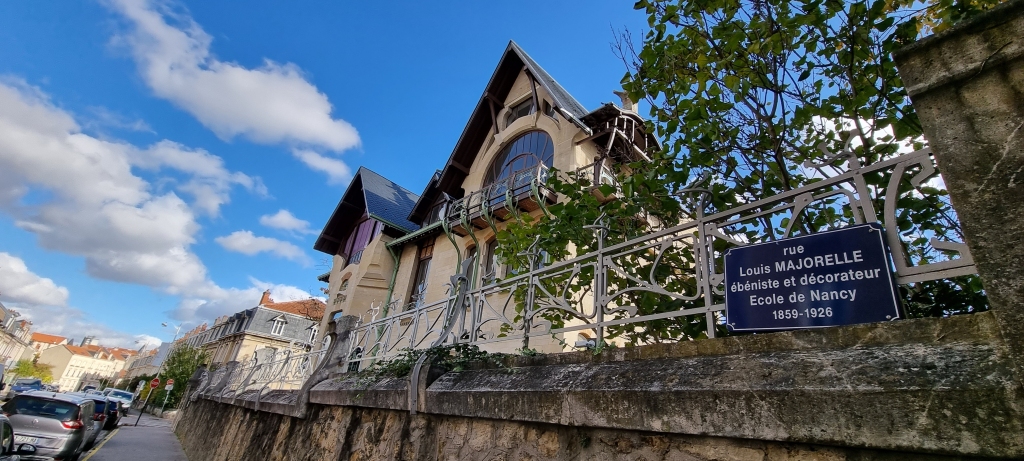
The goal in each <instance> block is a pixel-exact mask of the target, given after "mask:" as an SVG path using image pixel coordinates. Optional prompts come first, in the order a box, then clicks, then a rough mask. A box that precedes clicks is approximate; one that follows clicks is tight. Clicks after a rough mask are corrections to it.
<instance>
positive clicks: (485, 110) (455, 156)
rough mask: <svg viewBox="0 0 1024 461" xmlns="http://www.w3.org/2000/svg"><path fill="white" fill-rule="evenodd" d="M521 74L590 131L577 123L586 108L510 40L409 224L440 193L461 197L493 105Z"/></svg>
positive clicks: (423, 214)
mask: <svg viewBox="0 0 1024 461" xmlns="http://www.w3.org/2000/svg"><path fill="white" fill-rule="evenodd" d="M524 71H525V72H526V73H528V74H529V75H530V76H532V78H533V79H534V82H535V83H536V85H537V86H539V87H540V88H543V90H544V91H545V92H547V93H548V95H550V96H551V98H552V100H553V101H552V103H553V105H554V110H555V112H557V113H558V114H559V115H561V116H562V118H565V119H566V120H569V121H570V122H572V123H573V124H575V125H577V126H579V127H580V128H581V129H582V130H584V131H586V132H588V133H589V132H590V128H589V127H587V125H586V124H585V123H583V122H582V120H581V119H582V117H583V116H585V115H586V114H587V110H586V108H584V107H583V105H582V104H580V103H579V101H577V100H576V99H575V98H573V97H572V95H570V94H569V92H568V91H566V90H565V88H563V87H562V86H561V85H559V84H558V82H557V81H555V79H554V78H553V77H551V75H550V74H548V73H547V72H546V71H545V70H544V69H543V68H541V67H540V65H539V64H537V62H536V61H534V60H533V58H531V57H530V56H529V55H528V54H526V52H525V51H523V49H522V48H520V47H519V45H518V44H516V42H514V41H510V42H509V44H508V47H506V48H505V52H504V53H503V54H502V56H501V59H500V60H499V61H498V66H497V67H496V68H495V69H494V73H493V74H492V75H491V79H490V80H489V81H488V82H487V86H485V87H484V91H483V94H482V95H481V96H480V99H479V100H478V101H477V104H476V107H475V108H474V109H473V112H472V114H471V115H470V117H469V122H468V123H466V127H465V128H463V130H462V135H460V136H459V140H458V142H457V143H456V144H455V149H454V150H453V151H452V154H451V156H449V158H448V162H447V163H446V164H445V166H444V169H442V170H441V174H440V176H439V177H438V180H437V182H436V187H435V188H433V189H431V190H430V192H432V193H431V194H429V195H427V194H424V195H423V196H421V197H420V199H419V201H418V202H416V205H415V207H414V208H413V210H412V213H410V215H409V221H412V222H415V223H421V222H423V220H424V219H425V218H426V216H427V213H428V212H429V210H430V207H431V206H432V205H433V204H434V202H435V201H436V200H437V197H438V196H439V195H440V194H442V193H446V194H448V195H450V196H452V197H455V198H461V197H462V194H463V192H464V191H462V190H460V187H461V184H462V181H463V180H465V179H466V176H467V175H468V174H469V171H470V169H471V167H472V165H473V162H474V160H475V159H476V155H477V153H479V151H480V148H481V146H483V144H484V143H485V142H486V141H487V139H488V138H489V137H490V136H491V135H492V134H493V131H492V130H493V127H494V120H493V117H494V116H495V114H496V112H497V111H499V110H500V109H501V107H495V106H503V105H504V103H505V100H506V98H508V96H509V92H510V91H511V90H512V88H513V86H514V85H515V82H516V80H517V79H518V78H519V75H520V73H522V72H524Z"/></svg>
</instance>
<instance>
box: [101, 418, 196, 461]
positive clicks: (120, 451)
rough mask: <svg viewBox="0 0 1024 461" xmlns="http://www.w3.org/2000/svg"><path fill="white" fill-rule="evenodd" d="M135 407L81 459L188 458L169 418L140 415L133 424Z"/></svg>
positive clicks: (184, 460) (168, 460) (166, 460)
mask: <svg viewBox="0 0 1024 461" xmlns="http://www.w3.org/2000/svg"><path fill="white" fill-rule="evenodd" d="M138 416H139V413H138V412H137V410H136V411H135V412H133V413H132V415H131V416H129V417H126V418H124V419H122V420H121V421H120V427H118V428H117V429H116V430H115V431H112V432H111V435H110V436H109V437H107V438H106V439H105V440H103V441H102V442H101V443H98V444H96V447H97V448H94V449H93V450H92V452H90V453H87V454H86V455H85V456H82V461H125V460H133V461H135V460H138V461H188V458H185V452H184V451H182V450H181V443H179V442H178V438H177V437H175V436H174V433H172V432H171V421H170V420H166V419H160V418H157V417H155V416H151V415H148V414H143V415H142V419H141V420H139V425H138V426H135V418H137V417H138Z"/></svg>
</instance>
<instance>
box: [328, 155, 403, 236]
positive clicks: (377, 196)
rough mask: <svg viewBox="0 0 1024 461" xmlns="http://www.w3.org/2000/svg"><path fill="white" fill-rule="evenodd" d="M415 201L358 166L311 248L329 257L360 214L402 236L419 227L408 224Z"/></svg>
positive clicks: (379, 177)
mask: <svg viewBox="0 0 1024 461" xmlns="http://www.w3.org/2000/svg"><path fill="white" fill-rule="evenodd" d="M418 200H419V196H418V195H416V194H414V193H412V192H409V191H408V190H407V189H405V188H404V187H402V186H399V185H398V184H395V183H394V182H392V181H391V180H389V179H387V178H385V177H383V176H381V175H379V174H377V173H375V172H374V171H372V170H370V169H367V168H366V167H360V168H359V171H357V172H356V174H355V176H353V177H352V182H350V183H349V186H348V189H346V190H345V193H344V194H342V196H341V200H339V201H338V207H337V208H335V209H334V213H332V214H331V217H330V219H328V220H327V224H324V227H323V230H321V231H320V237H319V238H317V240H316V243H315V244H313V249H315V250H317V251H320V252H323V253H327V254H330V255H333V254H336V253H337V252H338V247H339V246H340V245H341V243H342V242H341V240H342V239H343V238H345V235H344V234H345V232H346V231H347V230H348V229H350V227H351V224H354V223H355V222H356V221H357V220H359V219H360V218H361V217H362V216H363V213H366V214H368V215H370V217H372V218H373V219H376V220H378V221H381V222H383V223H384V224H385V225H387V226H389V227H391V228H394V229H396V230H397V231H398V232H400V233H402V234H407V233H409V232H414V231H416V230H417V229H419V228H420V226H419V225H418V224H416V223H413V222H411V221H409V219H408V217H409V214H410V213H411V212H412V209H413V206H415V205H416V202H417V201H418Z"/></svg>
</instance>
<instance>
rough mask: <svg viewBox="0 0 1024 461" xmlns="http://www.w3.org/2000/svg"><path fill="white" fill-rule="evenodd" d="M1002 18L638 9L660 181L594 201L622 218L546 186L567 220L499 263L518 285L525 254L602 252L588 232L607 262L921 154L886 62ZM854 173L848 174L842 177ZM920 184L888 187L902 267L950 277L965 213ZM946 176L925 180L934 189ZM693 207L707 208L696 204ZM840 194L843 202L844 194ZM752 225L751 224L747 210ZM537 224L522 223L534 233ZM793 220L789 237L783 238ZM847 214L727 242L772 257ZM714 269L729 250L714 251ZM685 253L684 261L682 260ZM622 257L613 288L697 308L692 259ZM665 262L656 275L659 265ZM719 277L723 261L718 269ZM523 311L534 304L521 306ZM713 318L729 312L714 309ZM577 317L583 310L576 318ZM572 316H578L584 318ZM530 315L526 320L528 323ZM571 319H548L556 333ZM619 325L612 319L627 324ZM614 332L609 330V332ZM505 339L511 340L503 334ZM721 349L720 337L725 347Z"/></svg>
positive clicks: (923, 294)
mask: <svg viewBox="0 0 1024 461" xmlns="http://www.w3.org/2000/svg"><path fill="white" fill-rule="evenodd" d="M993 4H994V2H993V1H992V0H970V1H969V2H967V3H953V2H951V1H949V0H932V1H930V2H925V3H910V2H908V1H904V0H855V1H839V0H751V1H744V0H640V1H638V2H637V3H636V5H635V8H636V9H638V10H640V11H643V12H644V13H645V14H646V15H647V18H648V26H649V27H650V30H649V31H648V32H647V33H646V35H645V36H644V37H643V42H642V46H641V47H640V48H639V49H636V48H635V47H634V45H633V42H632V38H631V37H630V36H629V35H628V33H626V34H623V37H622V39H621V40H620V41H619V43H618V46H617V50H618V51H619V53H620V56H621V57H622V58H623V60H624V61H625V63H626V64H627V66H628V67H629V68H630V71H629V72H628V73H627V74H626V75H625V77H624V78H623V80H622V83H623V87H624V89H625V90H626V91H627V93H628V94H629V96H630V97H631V99H633V100H636V101H640V100H646V101H647V103H648V104H649V106H650V119H651V121H650V122H649V123H648V126H647V129H648V132H650V133H654V134H655V135H656V137H658V138H659V139H660V140H661V141H662V142H661V149H660V150H658V151H654V152H648V156H649V157H651V159H652V161H651V162H650V163H643V164H631V165H620V166H619V171H617V172H616V173H618V178H619V181H620V187H619V190H617V191H615V190H612V189H611V188H609V187H608V186H601V188H600V189H601V192H602V193H603V194H604V195H608V194H609V193H612V192H617V195H618V196H619V199H618V200H615V201H612V202H610V203H602V202H601V201H599V200H597V198H595V196H594V195H592V194H591V192H592V190H593V188H594V185H593V184H591V183H590V180H589V178H588V177H587V176H585V175H576V174H572V173H559V174H555V175H552V176H551V177H550V178H549V183H548V186H549V187H550V188H551V189H552V190H554V191H555V192H557V193H558V194H559V196H560V198H561V199H562V200H561V203H560V204H557V205H554V206H551V207H550V208H549V210H548V211H549V213H550V214H549V215H547V214H546V215H544V216H542V217H540V218H538V219H523V220H521V221H519V222H515V223H512V224H510V225H509V226H508V228H507V229H506V230H504V231H502V232H500V233H499V234H498V240H499V242H500V243H501V246H500V250H499V256H500V257H501V259H502V260H503V262H505V263H506V264H509V265H510V266H511V267H514V268H515V267H518V268H523V267H527V266H528V262H527V261H525V260H524V256H523V255H524V254H529V253H530V249H531V246H535V248H540V249H542V250H543V251H544V252H546V253H548V254H549V255H550V256H552V257H553V259H555V260H559V259H565V258H569V257H572V256H573V255H584V254H586V253H587V252H590V251H593V250H594V249H595V248H596V245H597V241H598V239H597V238H596V233H595V232H594V230H593V229H588V228H586V227H585V226H589V225H592V224H594V223H595V222H597V221H598V220H599V218H600V217H604V225H605V227H606V228H607V231H608V233H607V239H606V240H605V242H604V244H605V245H606V246H608V245H613V244H615V243H618V242H623V241H626V240H628V239H630V238H632V237H635V236H639V235H642V234H644V233H649V232H650V231H651V230H654V229H657V228H658V227H660V226H661V225H662V224H664V225H665V226H671V225H675V224H677V223H680V222H684V221H686V220H687V219H693V218H695V217H698V216H701V215H704V216H707V215H710V214H712V213H716V212H721V211H725V210H730V209H734V208H736V207H740V206H743V205H746V204H748V203H750V202H752V201H755V200H758V199H762V198H767V197H772V196H777V195H779V194H782V193H785V192H787V191H791V190H793V189H796V188H800V187H803V186H808V185H811V184H813V183H815V182H818V181H820V180H821V179H822V178H825V177H829V176H831V175H836V174H838V173H839V172H840V171H841V167H842V165H841V160H840V159H837V158H834V157H831V156H830V153H832V152H841V151H844V150H848V151H849V152H850V153H851V154H852V155H853V156H855V158H856V161H857V162H858V163H859V164H861V165H871V164H876V163H878V162H880V161H884V160H886V159H890V158H893V157H895V156H897V155H899V153H900V152H905V151H906V150H908V149H920V148H922V147H924V140H923V137H922V130H921V126H920V123H919V121H918V118H917V115H916V114H915V112H914V109H913V107H912V106H911V105H910V100H909V98H908V96H907V92H906V89H905V87H904V85H903V82H902V80H901V79H900V76H899V74H898V73H897V70H896V66H895V63H894V61H893V59H892V52H893V51H894V50H896V49H897V48H899V47H900V46H903V45H904V44H907V43H909V42H911V41H913V40H915V39H916V38H918V36H919V34H920V33H921V32H922V31H927V30H938V29H940V28H942V27H946V26H947V25H948V24H950V23H952V22H955V21H958V20H961V19H964V18H966V17H969V16H970V15H972V14H974V13H976V12H978V11H982V10H984V9H987V8H988V7H990V6H991V5H993ZM842 160H845V159H842ZM920 173H922V170H921V168H920V167H914V168H910V169H909V170H908V171H906V172H905V173H904V176H903V177H901V178H900V179H901V180H900V181H898V182H897V183H896V185H895V187H896V188H897V190H896V191H894V192H895V196H896V207H897V213H896V223H895V224H896V227H897V228H898V230H899V233H900V237H901V239H902V240H903V241H904V242H907V243H908V245H907V254H906V255H905V258H906V261H905V262H906V263H907V264H909V265H920V264H927V263H930V262H937V261H943V260H946V259H948V258H949V257H950V255H948V254H947V253H945V252H943V251H941V250H939V249H937V248H934V247H932V246H931V244H930V242H931V239H933V238H935V239H938V240H944V241H954V242H962V241H963V236H962V234H961V232H960V226H959V222H958V221H957V217H956V213H955V212H954V210H953V208H952V206H951V204H950V203H949V198H948V195H947V193H946V191H945V189H944V188H943V187H941V185H938V186H937V185H936V184H939V183H937V182H935V181H925V182H924V183H922V184H921V185H920V186H916V187H915V186H913V185H912V184H911V182H910V181H909V180H907V178H909V177H912V176H914V175H918V174H920ZM891 174H892V172H891V171H884V172H876V173H872V174H868V175H865V177H864V181H865V183H866V185H867V187H868V188H869V189H870V191H871V193H872V197H874V203H873V204H872V205H873V206H874V209H875V210H878V211H879V212H881V210H883V209H884V203H883V198H884V197H885V196H886V194H887V193H888V192H889V190H888V188H889V187H891V186H890V182H889V179H890V175H891ZM936 174H937V173H933V174H932V176H930V177H929V178H926V179H933V178H935V175H936ZM697 191H700V192H699V193H698V192H697ZM833 191H835V192H842V191H841V190H838V189H833ZM754 211H757V210H754ZM527 218H528V217H527ZM791 220H794V222H792V223H791V222H790V221H791ZM855 222H856V219H855V217H854V215H853V212H852V207H851V206H850V204H849V203H848V200H847V199H846V198H845V196H842V195H836V196H833V197H829V198H825V199H822V200H817V201H814V202H812V204H810V205H809V206H808V207H807V208H806V209H805V210H804V211H803V212H802V213H801V214H800V215H799V216H788V215H787V214H778V213H776V214H771V213H767V214H765V215H763V216H760V217H757V218H752V219H750V220H749V221H745V222H743V223H741V224H738V225H733V226H732V227H730V228H725V229H722V232H725V233H727V234H730V235H731V236H732V237H734V238H735V239H737V240H741V241H747V242H751V243H754V242H763V241H772V240H776V239H779V238H782V237H783V233H784V230H785V229H786V228H787V227H790V226H791V225H792V226H791V227H792V232H791V234H790V235H806V234H810V233H815V232H820V231H823V230H828V229H832V228H836V227H842V226H845V225H850V224H854V223H855ZM714 245H715V246H714V248H713V251H714V252H715V253H718V254H721V252H724V251H725V250H727V249H728V247H729V246H730V245H731V244H730V243H728V242H727V241H726V240H724V239H715V240H714ZM682 246H685V245H682ZM670 250H673V251H666V252H664V254H660V253H659V251H658V250H656V249H651V250H650V251H646V252H632V253H629V254H625V255H620V256H616V258H617V259H615V260H614V261H613V263H614V264H616V266H617V268H616V270H615V271H609V276H608V280H607V283H608V286H609V287H618V288H620V289H621V288H622V287H627V286H635V284H636V281H637V280H653V281H654V282H655V283H656V284H657V285H659V286H662V287H664V288H665V289H666V290H668V291H669V292H672V293H677V294H683V295H695V294H696V293H697V291H696V290H697V286H696V282H697V280H696V278H695V277H694V276H693V275H692V274H693V272H694V268H695V267H698V264H699V262H698V261H696V260H695V257H694V255H693V253H692V252H687V251H675V250H678V248H670ZM656 261H657V264H655V262H656ZM715 264H717V265H718V267H716V273H722V272H723V268H722V267H721V266H720V265H721V260H720V259H719V260H718V261H716V262H715ZM593 280H594V274H593V270H592V269H589V272H588V269H586V267H585V266H584V269H583V270H582V271H581V272H579V273H576V274H562V275H558V274H555V275H552V276H550V277H548V276H545V277H542V279H541V284H542V285H543V288H544V289H545V290H547V291H548V292H551V293H567V294H568V295H569V296H568V298H569V301H570V303H577V304H580V303H583V302H584V300H585V296H586V294H587V290H588V289H589V287H591V286H592V284H593ZM901 293H902V294H903V298H904V299H903V300H904V304H905V307H906V310H907V312H908V314H909V315H910V316H925V315H953V314H957V313H965V312H974V311H979V310H985V309H987V308H988V304H987V301H986V298H985V296H984V292H983V291H982V290H981V287H980V282H979V280H978V278H977V276H967V277H959V278H956V279H951V280H940V281H933V282H925V283H915V284H911V285H907V286H904V287H901ZM515 296H516V298H517V301H519V303H517V304H518V305H519V306H520V307H519V309H522V305H523V302H522V301H523V300H524V299H525V296H526V293H524V289H519V291H517V292H516V293H515ZM614 301H615V304H616V305H618V306H632V307H634V308H635V309H636V313H635V315H647V314H656V313H661V312H668V311H677V310H679V309H685V308H688V307H697V306H700V305H704V303H705V300H704V299H697V300H695V301H692V302H691V301H686V300H682V299H678V298H673V297H668V296H664V295H659V294H657V293H652V292H650V291H631V292H625V293H624V294H620V295H618V297H617V298H616V299H615V300H614ZM711 301H712V302H714V303H718V302H722V299H721V296H718V295H713V296H712V299H711ZM577 307H581V306H577ZM576 310H579V309H576ZM521 315H522V311H521V310H520V318H517V319H516V320H517V321H519V320H521ZM574 315H575V314H573V313H571V312H569V311H567V310H563V309H544V310H541V313H540V314H539V317H540V319H541V320H543V321H547V322H550V324H551V327H552V328H558V327H561V326H565V325H566V323H567V322H568V321H570V320H571V319H572V317H573V316H574ZM625 315H627V313H626V312H625V311H619V312H617V313H613V314H612V317H623V316H625ZM606 319H607V318H606ZM505 333H506V334H507V333H508V331H506V332H505ZM718 333H720V334H726V333H727V332H726V331H725V330H724V328H720V329H719V330H718ZM704 335H706V321H705V318H704V315H703V314H700V315H691V316H687V317H680V318H674V319H665V320H657V321H651V322H646V323H644V324H642V325H623V326H617V327H614V326H613V327H609V328H607V329H606V334H605V336H606V338H607V339H612V338H620V339H621V340H623V341H624V342H625V343H626V344H645V343H652V342H662V341H678V340H685V339H698V338H701V337H703V336H704Z"/></svg>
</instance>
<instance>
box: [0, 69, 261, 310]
mask: <svg viewBox="0 0 1024 461" xmlns="http://www.w3.org/2000/svg"><path fill="white" fill-rule="evenodd" d="M133 168H145V169H150V170H153V171H154V172H157V173H164V172H166V171H167V170H175V171H177V172H178V173H182V174H183V176H184V177H185V180H184V185H182V186H181V187H180V188H179V189H180V190H181V191H183V192H185V193H192V194H193V195H194V196H195V197H196V198H197V200H196V204H195V208H196V209H199V210H201V211H203V212H205V213H210V214H212V213H215V212H216V210H217V208H218V207H219V206H220V205H221V204H223V203H226V202H227V200H228V192H229V189H230V187H231V186H232V185H236V184H237V185H242V186H243V187H246V188H249V189H251V190H253V191H254V192H257V193H259V192H264V193H265V188H264V187H263V185H262V183H261V182H260V181H259V180H258V178H250V177H248V176H246V175H244V174H241V173H232V172H229V171H227V170H226V169H225V168H224V166H223V162H222V161H221V160H220V159H219V158H218V157H216V156H214V155H212V154H209V153H208V152H205V151H202V150H199V149H188V148H185V147H183V146H181V145H179V144H176V143H173V142H170V141H161V142H158V143H156V144H154V145H153V146H150V147H148V148H144V149H140V148H137V147H136V146H133V145H131V144H129V143H126V142H122V141H118V140H101V139H97V138H95V137H93V136H90V135H87V134H85V133H82V132H81V129H80V127H79V125H78V124H77V123H76V122H75V120H74V118H73V117H72V116H71V115H70V114H68V113H67V112H65V111H63V110H61V109H59V108H57V107H55V106H54V105H53V104H52V103H51V102H50V101H49V99H48V98H47V96H46V95H45V94H43V93H42V92H41V91H39V90H38V89H37V88H33V87H31V86H29V85H27V84H25V83H24V82H22V81H17V80H10V79H8V83H4V82H0V210H2V211H6V212H8V213H9V214H11V215H12V217H13V218H14V220H15V223H16V225H17V226H18V227H20V228H21V229H24V230H26V231H28V232H31V233H33V234H35V235H36V236H37V237H38V239H39V243H40V245H41V246H43V247H44V248H47V249H51V250H56V251H61V252H64V253H68V254H73V255H78V256H83V257H84V258H85V267H86V270H87V272H88V273H89V274H90V275H92V276H94V277H98V278H102V279H107V280H114V281H119V282H128V283H138V284H143V285H147V286H151V287H155V288H159V289H163V290H165V291H167V292H170V293H189V294H195V293H200V292H208V291H210V290H211V288H210V287H211V286H212V283H211V282H210V281H209V280H208V279H207V276H206V267H205V266H204V265H203V263H202V261H200V260H199V258H198V257H197V256H196V255H195V254H193V253H192V252H191V250H190V246H191V245H192V244H193V242H194V241H195V235H196V233H197V232H198V230H199V225H198V223H197V222H196V216H195V213H194V212H193V209H192V208H191V207H190V206H189V205H188V204H187V203H186V202H185V201H183V200H182V199H181V198H180V197H179V196H178V195H177V194H175V193H174V192H167V193H155V192H154V191H153V190H152V189H153V185H152V184H150V183H149V182H147V181H146V180H144V179H142V178H141V177H139V176H136V175H135V174H134V173H133ZM159 181H161V182H168V181H169V182H175V181H176V180H175V179H173V178H168V177H166V176H164V177H162V178H160V179H159ZM32 192H38V194H37V195H33V197H34V199H33V200H31V203H26V200H24V199H25V198H26V196H27V194H30V193H32ZM40 197H42V198H43V199H42V200H40V199H39V198H40Z"/></svg>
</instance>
